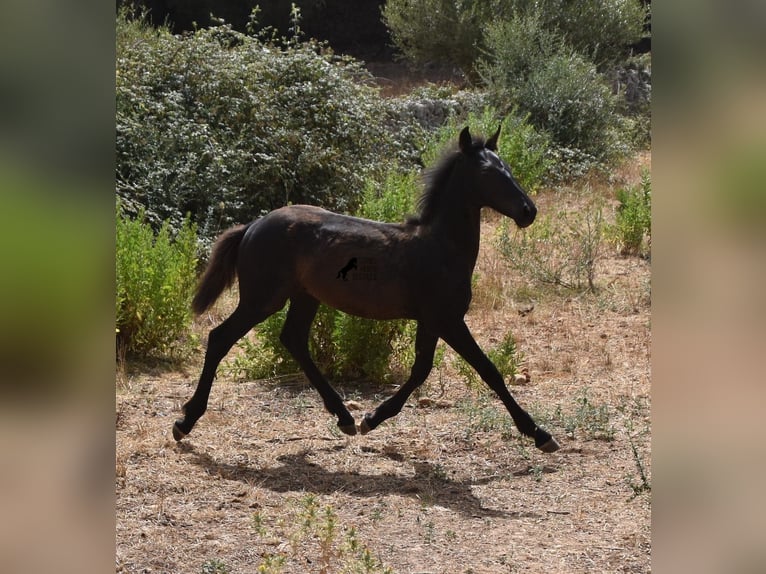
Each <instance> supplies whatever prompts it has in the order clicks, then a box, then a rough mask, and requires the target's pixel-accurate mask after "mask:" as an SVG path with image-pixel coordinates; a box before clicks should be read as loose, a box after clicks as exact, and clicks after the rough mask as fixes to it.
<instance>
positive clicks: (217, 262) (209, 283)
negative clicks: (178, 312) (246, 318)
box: [192, 225, 249, 315]
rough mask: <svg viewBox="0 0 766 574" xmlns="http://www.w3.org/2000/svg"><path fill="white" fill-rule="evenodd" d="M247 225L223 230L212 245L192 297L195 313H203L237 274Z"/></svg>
mask: <svg viewBox="0 0 766 574" xmlns="http://www.w3.org/2000/svg"><path fill="white" fill-rule="evenodd" d="M248 227H249V225H238V226H236V227H232V228H231V229H228V230H226V231H224V232H223V233H222V234H221V235H220V236H219V237H218V239H217V240H216V242H215V245H213V251H212V252H211V254H210V260H209V261H208V264H207V268H206V269H205V272H204V273H203V274H202V279H200V282H199V285H197V292H196V293H195V295H194V299H192V310H193V311H194V313H195V314H197V315H200V314H202V313H204V312H205V311H206V310H207V309H208V308H209V307H210V306H211V305H212V304H213V303H215V300H216V299H218V297H219V296H220V295H221V293H223V290H224V289H226V288H227V287H229V286H231V284H232V283H233V282H234V278H235V277H236V276H237V254H238V253H239V244H240V243H241V242H242V237H244V235H245V232H246V231H247V229H248Z"/></svg>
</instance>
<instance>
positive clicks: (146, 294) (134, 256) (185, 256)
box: [116, 201, 197, 355]
mask: <svg viewBox="0 0 766 574" xmlns="http://www.w3.org/2000/svg"><path fill="white" fill-rule="evenodd" d="M196 266H197V235H196V231H195V227H194V225H193V224H192V223H190V222H189V221H188V220H186V221H185V222H184V223H183V224H182V225H181V227H180V229H179V230H178V232H177V233H176V234H175V236H173V233H172V232H171V230H170V226H169V225H168V224H163V225H162V226H161V227H160V230H159V232H158V233H157V234H156V235H155V233H154V232H153V230H152V228H151V227H150V226H149V225H148V224H147V222H146V220H145V219H144V217H143V212H141V213H139V216H138V217H137V218H135V219H133V218H130V217H127V216H126V215H125V214H124V213H123V212H122V209H121V205H120V202H119V201H118V202H117V221H116V272H117V294H116V319H117V341H118V351H119V352H125V353H131V354H137V355H152V354H159V355H168V354H173V353H175V352H178V351H180V350H182V349H183V344H182V343H181V342H180V339H181V338H182V337H183V336H184V335H186V334H187V331H188V328H189V326H190V325H191V320H192V316H191V299H192V296H193V292H194V287H195V285H196Z"/></svg>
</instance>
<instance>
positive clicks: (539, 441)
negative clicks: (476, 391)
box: [439, 320, 559, 452]
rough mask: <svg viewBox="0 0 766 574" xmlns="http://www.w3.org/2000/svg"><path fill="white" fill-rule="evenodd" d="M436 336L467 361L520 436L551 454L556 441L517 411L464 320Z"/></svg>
mask: <svg viewBox="0 0 766 574" xmlns="http://www.w3.org/2000/svg"><path fill="white" fill-rule="evenodd" d="M439 335H440V336H441V337H442V338H443V339H444V340H445V341H446V342H447V344H448V345H449V346H450V347H452V348H453V349H454V350H455V351H456V352H457V353H458V354H459V355H460V356H461V357H463V358H464V359H465V360H466V361H468V364H469V365H471V366H472V367H473V368H474V369H475V370H476V372H477V373H479V376H480V377H481V378H482V380H484V382H485V383H487V385H489V387H490V388H491V389H492V390H493V391H495V393H496V394H497V396H498V397H500V400H501V401H503V404H504V405H505V408H506V409H507V410H508V412H509V413H510V415H511V418H513V422H514V423H515V424H516V428H517V429H519V432H521V434H523V435H525V436H528V437H530V438H533V439H534V440H535V446H536V447H537V448H539V449H540V450H541V451H543V452H555V451H557V450H558V449H559V443H558V442H556V439H554V438H553V437H552V436H551V435H550V433H548V432H547V431H546V430H545V429H543V428H542V427H539V426H537V424H536V423H535V421H534V420H533V419H532V417H531V416H529V413H527V412H526V411H525V410H524V409H523V408H521V407H520V406H519V404H518V403H517V402H516V400H515V399H514V398H513V396H511V393H510V392H509V391H508V387H506V386H505V381H503V376H502V375H501V374H500V372H499V371H498V370H497V367H495V365H494V364H493V363H492V361H490V360H489V358H488V357H487V356H486V355H485V354H484V352H483V351H482V350H481V348H480V347H479V345H478V344H477V343H476V340H475V339H474V338H473V335H471V332H470V331H469V330H468V326H467V325H466V324H465V322H464V321H462V320H461V321H459V322H456V323H453V324H450V325H448V326H446V328H444V330H443V331H441V332H440V333H439Z"/></svg>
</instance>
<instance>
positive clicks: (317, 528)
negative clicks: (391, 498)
mask: <svg viewBox="0 0 766 574" xmlns="http://www.w3.org/2000/svg"><path fill="white" fill-rule="evenodd" d="M254 521H255V522H256V523H257V534H258V535H259V536H261V537H264V538H271V539H274V538H276V539H281V540H287V541H288V542H289V545H288V549H289V552H288V551H281V552H280V553H279V554H267V555H266V556H264V558H263V559H262V561H261V562H260V564H259V565H258V569H257V570H256V572H259V573H263V574H267V573H268V574H276V573H277V572H282V571H283V569H284V568H285V567H287V568H288V569H289V571H291V572H292V571H294V570H293V567H295V568H297V569H298V570H301V569H304V570H305V566H306V564H307V563H308V564H314V565H315V566H316V570H315V571H316V572H338V573H339V574H357V573H358V574H373V573H376V572H380V573H382V574H393V570H392V569H391V568H390V567H389V566H385V565H384V564H383V561H382V560H381V559H380V558H378V557H376V556H375V555H374V554H373V553H372V552H371V551H370V549H369V548H368V547H367V546H366V545H365V544H364V543H362V542H361V541H360V540H359V537H358V534H357V529H356V527H355V526H347V525H344V524H342V522H341V520H340V518H339V516H338V513H337V512H336V510H335V509H334V508H333V507H332V506H330V505H324V506H322V505H321V504H320V501H319V500H318V499H317V497H316V496H315V495H314V494H307V495H305V496H303V497H302V498H301V499H300V500H297V501H292V503H289V504H287V505H286V507H285V508H283V509H282V510H281V511H280V512H279V514H278V516H273V517H271V516H266V515H264V514H263V513H258V514H257V515H254Z"/></svg>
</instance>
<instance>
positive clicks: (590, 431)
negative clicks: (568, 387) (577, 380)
mask: <svg viewBox="0 0 766 574" xmlns="http://www.w3.org/2000/svg"><path fill="white" fill-rule="evenodd" d="M574 402H575V408H574V410H573V412H572V413H570V414H569V415H567V416H565V418H564V423H565V424H564V428H565V429H566V432H567V434H569V435H570V436H571V437H572V438H574V436H575V433H576V432H577V431H578V430H579V432H581V433H582V434H583V435H584V436H585V437H586V438H589V439H596V440H605V441H612V440H614V436H615V433H616V430H615V428H614V424H613V423H612V420H611V418H612V416H611V412H610V410H609V406H608V405H607V404H603V403H602V404H595V403H594V402H593V401H591V399H590V398H589V397H588V390H587V389H585V390H583V391H582V393H580V395H579V396H577V397H576V398H575V401H574Z"/></svg>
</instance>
